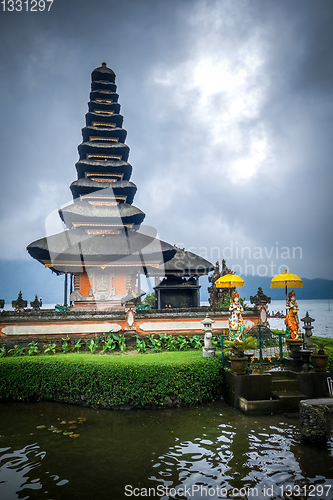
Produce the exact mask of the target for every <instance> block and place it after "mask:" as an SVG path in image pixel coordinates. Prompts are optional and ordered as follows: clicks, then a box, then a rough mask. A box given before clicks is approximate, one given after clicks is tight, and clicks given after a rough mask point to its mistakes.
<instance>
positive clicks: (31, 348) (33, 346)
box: [28, 342, 40, 356]
mask: <svg viewBox="0 0 333 500" xmlns="http://www.w3.org/2000/svg"><path fill="white" fill-rule="evenodd" d="M39 352H40V350H39V349H38V343H37V342H30V344H28V356H33V355H34V354H38V353H39Z"/></svg>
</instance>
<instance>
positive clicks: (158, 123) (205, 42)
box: [0, 0, 333, 278]
mask: <svg viewBox="0 0 333 500" xmlns="http://www.w3.org/2000/svg"><path fill="white" fill-rule="evenodd" d="M2 14H3V15H2V16H1V18H0V33H1V35H0V41H1V43H0V70H1V75H2V76H1V79H0V90H1V92H0V106H1V110H2V121H1V135H0V137H1V139H0V140H1V150H2V157H1V178H2V196H1V198H0V208H1V230H2V233H1V234H2V235H3V238H2V241H1V246H0V250H1V256H2V257H5V258H12V257H13V256H15V257H26V258H28V256H26V253H25V246H26V245H27V244H28V243H30V242H31V241H33V240H34V239H36V238H39V237H42V236H43V235H44V231H45V228H44V223H45V217H46V215H47V214H48V213H50V212H51V211H52V210H54V209H55V208H59V207H60V206H61V205H62V204H64V203H65V202H67V201H69V200H70V192H69V188H68V187H69V184H70V183H71V182H72V180H73V179H74V178H75V176H76V171H75V168H74V164H75V162H76V161H77V158H78V156H77V151H76V147H77V145H78V144H79V143H80V142H81V135H80V130H81V128H82V127H83V126H84V115H85V113H86V111H87V101H88V99H89V91H90V73H91V71H92V70H93V69H94V68H95V67H97V66H99V65H100V64H101V62H102V60H105V61H106V62H107V63H108V65H109V66H110V67H112V68H113V69H114V70H115V72H116V74H117V80H116V83H117V85H118V91H119V94H120V104H121V105H122V109H121V112H122V114H123V116H124V128H126V129H127V131H128V138H127V143H128V145H129V146H130V148H131V153H130V162H131V163H132V165H133V167H134V170H133V177H132V179H133V181H134V182H135V183H136V184H137V186H138V193H137V195H136V198H135V200H134V204H135V205H136V206H138V207H139V208H141V209H142V210H144V211H145V212H146V214H147V218H146V222H147V223H148V224H151V225H153V226H155V227H156V228H157V229H158V231H159V236H160V237H161V238H163V239H165V240H166V241H169V242H170V243H176V242H179V243H183V244H184V245H185V246H186V247H188V248H189V247H193V248H196V249H200V248H201V249H203V247H205V248H207V249H208V250H207V253H208V255H207V256H208V257H210V254H212V259H213V258H215V256H216V255H217V252H216V251H215V253H214V251H213V252H211V250H210V249H211V248H215V247H217V248H219V249H220V251H221V253H222V250H223V248H225V247H228V246H230V242H233V245H234V248H236V247H237V246H238V247H239V248H241V247H242V246H243V247H245V246H249V247H250V248H251V249H252V254H253V253H254V251H253V249H254V248H255V247H261V248H262V249H264V248H266V249H268V253H269V249H271V248H273V247H274V248H275V249H276V246H277V245H276V242H278V247H279V249H280V248H281V247H288V248H291V249H292V247H301V248H302V251H303V252H302V259H299V258H296V259H291V260H290V261H289V260H288V259H281V258H280V257H279V258H278V259H275V260H274V263H276V264H278V265H282V264H284V263H285V262H286V263H288V264H289V265H290V266H291V269H292V271H293V272H295V273H297V274H299V275H302V276H303V277H309V278H313V277H328V278H333V266H332V259H331V254H332V252H331V247H332V232H331V229H330V228H331V227H332V195H331V186H332V167H331V161H332V160H331V159H332V157H333V155H332V140H331V137H332V123H333V109H332V107H333V104H332V102H333V101H332V89H333V85H332V83H333V82H332V80H333V78H332V64H331V59H332V46H333V44H332V42H333V40H332V37H333V33H332V29H331V26H332V16H333V7H332V4H331V2H330V1H329V0H319V1H317V2H313V1H312V0H311V1H307V0H305V1H304V0H294V1H293V2H289V1H287V0H282V1H279V2H267V1H266V0H252V1H251V2H249V1H246V0H238V1H237V2H235V1H227V0H219V1H206V2H204V1H195V2H193V1H186V0H180V1H176V0H169V1H168V2H164V1H160V0H157V1H156V0H154V1H152V0H151V1H148V0H147V1H144V0H136V1H134V0H133V1H129V0H124V1H123V2H116V1H102V0H97V1H95V2H92V1H90V2H83V1H80V2H79V1H78V0H74V1H71V2H65V1H64V0H54V4H53V5H52V8H51V11H50V12H44V13H36V15H34V14H33V13H31V12H29V13H15V12H14V13H9V12H6V13H2ZM19 14H20V15H19ZM236 243H237V244H238V245H236ZM201 251H202V252H203V251H204V250H201ZM274 252H275V250H274ZM280 254H281V252H280ZM274 255H275V253H274ZM252 260H253V259H252ZM230 261H232V262H233V263H234V264H237V263H238V264H240V265H244V259H240V258H238V259H237V258H236V257H235V255H234V259H230ZM270 261H271V259H269V258H266V259H262V260H258V262H260V263H261V262H262V263H266V264H267V265H268V264H269V262H270ZM253 262H254V260H253ZM255 264H256V265H257V262H255Z"/></svg>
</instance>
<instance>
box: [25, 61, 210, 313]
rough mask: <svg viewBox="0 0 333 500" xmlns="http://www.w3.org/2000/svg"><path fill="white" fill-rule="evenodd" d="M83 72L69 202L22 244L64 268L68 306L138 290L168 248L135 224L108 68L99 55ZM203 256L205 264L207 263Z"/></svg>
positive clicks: (168, 254)
mask: <svg viewBox="0 0 333 500" xmlns="http://www.w3.org/2000/svg"><path fill="white" fill-rule="evenodd" d="M91 76H92V84H91V93H90V101H89V110H88V113H87V114H86V126H85V127H84V128H83V129H82V135H83V142H82V144H80V145H79V147H78V150H79V161H78V162H77V164H76V170H77V180H76V181H74V182H73V183H72V184H71V186H70V189H71V191H72V195H73V200H74V202H73V203H72V204H70V205H68V206H66V207H65V208H62V209H61V210H59V215H60V217H61V219H62V221H63V222H64V224H65V226H66V228H67V229H66V230H65V231H62V232H61V233H58V234H55V235H52V236H48V237H46V238H42V239H40V240H37V241H35V242H33V243H31V244H30V245H29V246H28V247H27V250H28V252H29V254H30V255H31V256H32V257H33V258H35V259H37V260H39V261H40V262H42V263H43V264H44V265H45V267H48V268H51V269H52V270H53V271H55V272H57V273H58V274H59V273H61V274H62V273H64V274H65V275H66V276H67V273H70V275H71V277H72V278H74V279H73V282H74V283H73V284H74V289H73V291H72V293H71V301H72V302H73V305H74V307H76V308H89V309H96V308H102V309H104V308H106V309H109V308H113V307H120V306H121V299H122V298H124V296H125V295H126V294H127V293H128V292H129V291H131V292H132V293H134V294H135V293H136V294H140V284H139V281H138V282H137V281H136V280H137V277H138V276H140V274H145V275H146V276H147V275H149V274H150V275H151V276H152V275H155V276H161V274H163V269H164V263H165V262H168V261H170V259H172V258H173V257H174V256H175V254H176V248H175V247H173V246H171V245H169V244H168V243H165V242H164V241H160V240H159V239H157V238H156V232H155V231H154V230H153V229H152V228H147V227H146V226H141V224H142V222H143V220H144V218H145V214H144V213H143V212H142V211H141V210H139V209H138V208H136V207H135V206H133V205H132V203H133V199H134V196H135V193H136V189H137V188H136V186H135V184H133V182H131V181H130V178H131V174H132V166H131V165H130V164H129V163H128V162H127V160H128V156H129V147H128V146H127V145H126V144H125V139H126V135H127V132H126V130H124V129H123V128H122V123H123V117H122V116H121V115H120V105H119V103H118V97H119V96H118V94H117V93H116V88H117V87H116V84H115V73H114V72H113V71H112V69H110V68H107V66H106V64H105V63H103V64H102V66H101V67H100V68H97V69H95V70H94V71H93V72H92V75H91ZM198 258H199V259H200V257H198ZM204 262H205V266H206V268H207V272H209V271H210V270H211V269H210V266H211V264H210V263H209V262H207V261H204ZM207 265H208V266H207ZM201 267H202V266H201ZM161 270H162V273H161ZM207 272H205V273H204V274H207ZM199 274H203V273H202V271H201V272H200V273H199ZM193 305H194V304H193ZM195 305H197V304H195Z"/></svg>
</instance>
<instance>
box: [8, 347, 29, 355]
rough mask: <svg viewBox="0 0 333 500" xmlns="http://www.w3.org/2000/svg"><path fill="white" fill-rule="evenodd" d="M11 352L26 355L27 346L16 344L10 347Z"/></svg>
mask: <svg viewBox="0 0 333 500" xmlns="http://www.w3.org/2000/svg"><path fill="white" fill-rule="evenodd" d="M8 352H10V353H12V355H13V356H24V354H25V347H20V346H19V345H14V347H13V348H12V349H9V351H8Z"/></svg>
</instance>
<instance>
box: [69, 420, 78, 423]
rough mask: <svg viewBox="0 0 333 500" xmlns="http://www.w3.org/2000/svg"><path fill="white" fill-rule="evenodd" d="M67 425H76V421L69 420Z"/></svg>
mask: <svg viewBox="0 0 333 500" xmlns="http://www.w3.org/2000/svg"><path fill="white" fill-rule="evenodd" d="M68 423H69V424H76V420H69V421H68Z"/></svg>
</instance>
